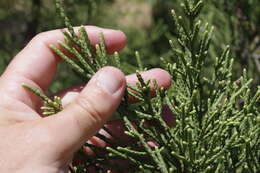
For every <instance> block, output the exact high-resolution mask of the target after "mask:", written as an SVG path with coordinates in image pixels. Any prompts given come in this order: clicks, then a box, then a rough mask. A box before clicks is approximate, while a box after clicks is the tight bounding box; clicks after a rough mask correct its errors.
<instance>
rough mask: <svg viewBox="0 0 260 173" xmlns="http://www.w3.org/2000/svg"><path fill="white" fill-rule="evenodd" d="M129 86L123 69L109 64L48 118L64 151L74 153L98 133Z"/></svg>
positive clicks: (49, 125) (48, 123) (56, 141)
mask: <svg viewBox="0 0 260 173" xmlns="http://www.w3.org/2000/svg"><path fill="white" fill-rule="evenodd" d="M125 85H126V81H125V76H124V74H123V73H122V72H121V71H120V70H118V69H116V68H114V67H105V68H103V69H101V70H100V71H98V72H97V73H96V74H95V75H94V77H93V78H92V79H91V80H90V81H89V82H88V84H87V86H86V87H85V88H84V89H83V90H82V91H81V93H80V94H79V96H78V97H77V98H76V99H75V100H74V101H73V102H72V103H70V104H69V105H67V107H66V108H65V109H64V110H63V111H61V112H60V113H58V114H56V115H53V116H51V117H48V118H46V120H47V122H46V123H47V126H48V128H49V130H51V131H52V135H53V136H54V137H55V138H54V139H55V143H56V144H57V145H58V146H59V150H60V151H61V152H63V151H70V152H74V151H76V150H78V149H79V147H80V146H82V145H83V144H84V143H85V141H86V140H87V139H88V138H90V137H91V136H93V135H95V133H96V132H97V131H98V130H99V129H100V128H101V127H102V126H103V124H104V123H105V122H106V121H107V120H108V119H109V118H110V116H111V115H112V114H113V112H114V111H115V110H116V108H117V107H118V105H119V104H120V101H121V99H122V97H123V93H124V90H125Z"/></svg>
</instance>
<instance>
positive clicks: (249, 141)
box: [26, 0, 260, 173]
mask: <svg viewBox="0 0 260 173" xmlns="http://www.w3.org/2000/svg"><path fill="white" fill-rule="evenodd" d="M250 2H251V1H250ZM205 3H206V2H203V1H196V0H194V1H193V0H184V1H183V3H181V4H180V7H181V10H182V11H180V14H182V15H177V14H178V13H176V12H175V11H174V10H172V20H173V28H174V31H173V32H172V33H173V34H171V36H170V38H171V40H170V41H169V45H170V51H168V53H167V54H165V55H166V56H165V57H164V58H161V59H160V61H161V62H160V63H161V64H164V67H165V69H166V70H168V72H169V73H170V74H171V76H172V79H173V86H172V87H171V88H170V89H169V90H168V91H167V90H165V89H163V88H158V86H157V83H156V81H153V80H152V79H151V80H149V81H148V82H145V81H144V80H143V79H142V76H141V75H140V74H139V73H137V74H136V75H137V77H138V80H139V82H138V83H137V86H136V87H132V86H128V88H129V90H126V93H125V98H124V99H123V100H122V103H121V105H120V107H119V109H118V110H117V112H116V114H117V115H118V116H119V117H121V118H122V119H123V121H124V123H125V127H126V131H125V134H126V135H128V137H129V138H130V141H134V142H129V143H127V144H126V142H124V140H123V139H120V137H117V136H116V135H115V134H113V133H112V132H111V131H110V130H109V129H107V128H106V127H104V130H105V131H106V132H107V133H108V134H110V135H111V136H112V137H113V138H114V141H112V140H111V139H109V138H107V137H105V136H104V135H102V134H97V135H96V137H98V138H100V139H102V140H104V141H105V142H106V143H107V144H109V146H108V147H106V148H100V147H97V146H95V145H92V144H89V143H86V144H85V146H86V147H89V148H91V149H92V150H93V151H94V152H95V153H96V155H95V156H86V155H84V153H83V152H82V150H80V151H79V152H78V153H77V155H76V156H75V159H77V160H78V162H79V163H78V164H75V165H74V167H71V171H73V172H88V168H89V167H94V168H95V169H96V170H97V171H99V172H105V171H107V172H109V171H113V170H117V171H119V172H124V169H125V168H124V167H121V166H120V164H119V163H118V162H117V160H118V159H122V160H127V161H128V162H129V165H128V168H127V169H128V171H129V172H142V173H149V172H162V173H170V172H258V171H259V170H260V128H259V125H260V110H259V103H260V88H259V86H258V88H257V89H255V90H256V92H255V93H254V92H252V89H250V86H251V84H252V79H250V78H249V77H248V74H247V72H246V70H244V71H243V75H242V77H240V78H239V79H238V80H235V81H234V80H233V73H232V67H233V63H234V59H233V58H231V57H232V55H231V52H230V50H231V48H230V46H226V48H224V49H223V50H222V54H218V53H219V50H218V51H217V52H215V53H212V47H210V46H211V45H212V43H213V46H214V45H215V43H214V39H213V40H212V38H214V37H212V34H213V27H210V25H209V24H207V23H204V20H203V18H202V17H201V20H200V17H199V15H200V14H201V13H202V15H203V8H202V7H203V5H205ZM57 7H58V9H59V10H60V13H61V16H62V18H63V20H64V21H65V25H66V27H67V28H68V31H66V32H64V37H65V40H66V41H65V43H59V44H60V46H61V47H63V48H64V49H65V50H67V52H69V53H70V57H74V59H73V60H72V59H71V58H69V57H68V56H67V55H65V54H64V53H63V52H62V51H61V50H60V49H58V48H56V47H54V46H50V47H51V48H52V50H53V51H54V52H55V53H56V54H58V55H59V56H60V57H61V58H63V59H64V61H65V62H66V63H67V64H68V66H70V67H71V68H72V69H73V70H74V71H75V72H76V73H77V74H78V75H79V76H80V78H81V79H82V80H83V81H88V80H89V79H90V78H91V76H92V75H93V74H94V73H95V72H96V71H97V70H98V69H100V68H102V67H103V66H106V65H114V66H117V67H119V68H120V67H121V68H124V67H122V64H120V61H121V60H120V58H119V55H118V53H115V55H114V56H113V57H110V56H108V55H107V54H106V50H105V46H104V39H103V38H102V34H101V37H100V44H99V45H96V47H95V49H93V48H92V47H91V46H90V43H89V40H88V36H87V32H86V31H85V29H84V27H81V28H80V29H79V36H77V35H76V33H75V31H74V30H73V28H72V25H71V22H70V21H69V19H68V18H67V16H66V14H65V12H64V9H63V8H62V7H61V1H60V0H57ZM179 10H180V9H179ZM219 45H220V46H221V45H222V43H219ZM219 45H218V46H219ZM76 47H77V49H76ZM213 48H216V47H213ZM215 54H217V55H219V56H217V57H215ZM136 59H137V62H136V64H138V67H136V70H137V71H142V70H144V69H145V66H144V65H143V63H142V60H141V59H140V54H139V53H138V52H136ZM209 68H210V69H211V70H210V71H209V70H208V69H209ZM151 84H152V85H154V86H155V89H156V94H155V97H154V98H151V94H150V86H151ZM26 87H27V88H29V89H30V90H31V91H33V92H34V93H35V94H37V95H39V96H40V97H42V98H43V99H44V100H45V102H46V104H47V107H53V106H52V105H51V104H52V103H53V101H52V100H49V99H48V98H46V96H45V95H43V94H42V93H39V91H38V90H35V89H32V88H30V87H28V86H26ZM128 97H134V98H135V99H136V100H138V101H139V102H138V103H136V104H129V103H128V101H127V98H128ZM58 100H59V99H58ZM56 101H57V98H56ZM54 102H55V100H54ZM50 103H51V104H50ZM57 104H58V105H60V103H57ZM165 107H166V108H169V109H170V110H171V112H172V114H170V115H168V116H171V117H170V118H171V119H175V123H174V125H169V124H167V122H166V121H165V119H164V118H163V116H162V115H163V108H165ZM45 108H46V107H45ZM45 112H50V111H48V109H47V110H45ZM52 113H56V112H55V111H52ZM101 153H103V154H101ZM104 153H106V154H104Z"/></svg>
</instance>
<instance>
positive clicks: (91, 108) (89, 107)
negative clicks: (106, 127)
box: [76, 97, 102, 125]
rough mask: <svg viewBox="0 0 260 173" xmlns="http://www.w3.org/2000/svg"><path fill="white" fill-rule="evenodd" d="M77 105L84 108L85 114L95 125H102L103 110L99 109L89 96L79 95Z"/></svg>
mask: <svg viewBox="0 0 260 173" xmlns="http://www.w3.org/2000/svg"><path fill="white" fill-rule="evenodd" d="M76 105H77V106H78V107H79V108H80V109H81V110H82V112H83V114H84V115H86V116H88V119H90V121H91V123H93V124H95V125H100V124H101V123H102V112H100V111H99V110H98V109H97V107H96V106H95V104H94V103H93V102H92V101H91V100H90V99H89V98H87V97H78V98H77V99H76ZM79 123H80V122H79Z"/></svg>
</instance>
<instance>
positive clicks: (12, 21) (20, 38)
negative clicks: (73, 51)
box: [0, 0, 260, 93]
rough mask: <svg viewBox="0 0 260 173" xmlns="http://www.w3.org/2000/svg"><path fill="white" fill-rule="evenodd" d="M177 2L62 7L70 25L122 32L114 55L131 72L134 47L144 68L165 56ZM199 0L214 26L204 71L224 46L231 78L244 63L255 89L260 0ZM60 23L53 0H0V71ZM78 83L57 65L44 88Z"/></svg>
mask: <svg viewBox="0 0 260 173" xmlns="http://www.w3.org/2000/svg"><path fill="white" fill-rule="evenodd" d="M178 1H181V0H66V1H65V6H66V10H67V13H68V15H69V17H70V18H71V20H72V23H73V24H74V25H75V26H76V25H82V24H84V25H97V26H101V27H109V28H113V29H120V30H122V31H124V32H125V33H126V35H127V37H128V44H127V47H126V48H125V49H124V50H123V51H122V52H121V53H120V57H121V60H122V66H123V67H124V68H123V70H124V72H125V73H131V72H135V69H136V61H135V55H134V52H135V51H139V52H140V55H141V58H142V61H143V63H144V65H145V66H146V67H147V68H152V67H161V66H162V62H161V61H160V57H164V58H169V57H170V51H169V50H170V46H169V44H168V40H169V39H171V38H172V37H174V36H175V29H174V28H173V23H172V20H171V15H170V9H172V8H174V9H176V10H177V14H180V13H181V12H180V11H178V9H180V8H179V7H178V5H176V4H181V3H177V2H178ZM195 1H196V0H195ZM205 2H206V3H205V4H206V7H204V10H203V13H202V15H201V16H200V18H201V20H202V22H208V23H209V24H210V25H213V26H214V27H215V30H214V37H213V40H212V42H213V46H212V47H211V49H210V52H209V55H210V56H209V57H210V58H209V59H208V64H207V66H208V67H209V68H208V70H211V68H210V66H211V65H212V62H213V61H214V58H215V57H216V56H220V54H221V53H222V49H223V48H224V47H225V45H230V46H231V50H232V56H233V57H234V59H235V63H234V76H233V77H234V79H237V78H238V77H239V76H240V75H241V73H242V69H243V68H247V70H248V72H249V75H250V77H251V78H253V79H254V85H253V86H254V87H255V88H256V86H257V85H259V83H260V20H259V19H260V1H259V0H205ZM63 26H64V25H63V21H62V20H61V19H60V18H59V16H58V15H57V12H56V9H55V4H54V0H0V28H1V29H0V30H1V33H0V73H2V72H3V71H4V69H5V67H6V66H7V64H8V63H9V62H10V60H11V59H12V57H13V56H15V54H16V53H17V52H18V51H19V50H21V49H22V48H23V47H24V46H25V45H26V43H28V41H29V40H30V39H31V38H32V37H33V36H35V35H36V34H37V33H40V32H43V31H47V30H52V29H55V28H62V27H63ZM205 73H206V72H205ZM79 82H80V79H78V78H77V77H76V75H74V76H73V75H72V73H71V71H70V69H69V68H67V67H66V66H65V65H63V64H61V65H60V67H59V74H58V75H57V80H55V82H54V83H53V85H52V87H51V89H50V92H51V93H53V92H57V91H59V90H60V89H63V88H67V87H69V86H71V85H72V84H75V83H79Z"/></svg>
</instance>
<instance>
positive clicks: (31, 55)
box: [0, 26, 171, 173]
mask: <svg viewBox="0 0 260 173" xmlns="http://www.w3.org/2000/svg"><path fill="white" fill-rule="evenodd" d="M86 28H87V31H88V34H89V37H90V40H91V44H93V45H95V44H97V43H98V35H99V33H100V32H103V33H104V37H105V42H106V48H107V51H108V52H109V53H113V52H114V51H120V50H121V49H122V48H123V47H124V46H125V44H126V36H125V35H124V33H122V32H121V31H117V30H110V29H103V28H98V27H94V26H87V27H86ZM57 40H63V34H62V32H61V30H53V31H48V32H44V33H41V34H39V35H37V36H36V37H35V38H33V39H32V40H31V41H30V42H29V43H28V45H27V46H26V47H25V48H24V49H23V50H22V51H21V52H20V53H19V54H18V55H16V56H15V57H14V59H13V60H12V62H11V63H10V64H9V65H8V67H7V69H6V70H5V72H4V73H3V74H2V76H1V78H0V98H1V99H0V139H1V142H0V172H2V173H5V172H8V173H9V172H12V173H16V172H19V173H20V172H21V173H30V172H33V173H36V172H37V173H47V172H48V173H54V172H67V171H68V164H69V163H70V162H71V160H72V158H73V154H74V153H75V152H76V151H77V150H78V149H79V148H80V147H81V146H82V145H83V144H84V143H85V142H86V141H87V140H88V139H90V138H91V137H92V136H93V135H94V134H95V133H96V132H97V131H98V130H100V128H101V127H102V126H103V125H104V124H105V123H106V122H107V121H108V120H109V118H110V116H111V115H112V114H113V112H114V111H115V110H116V108H117V106H118V105H119V104H120V101H121V99H122V97H123V94H124V90H125V86H126V83H129V84H132V85H133V84H135V82H136V77H135V76H134V75H130V76H125V75H124V74H123V73H122V72H121V71H120V70H119V69H116V68H114V67H104V68H103V69H101V70H100V71H98V72H97V73H96V74H95V75H94V77H93V78H92V79H91V80H90V81H89V82H88V83H87V84H86V85H85V86H84V87H83V88H82V89H80V90H79V89H76V90H75V89H73V88H72V89H71V90H70V89H69V90H66V91H64V92H63V93H62V95H61V96H62V97H63V98H64V99H63V103H64V106H65V108H64V110H63V111H62V112H60V113H58V114H55V115H53V116H50V117H46V118H43V117H42V116H41V115H40V113H38V111H37V110H39V106H40V104H41V102H40V100H39V98H38V97H37V96H35V95H33V94H32V93H31V92H29V91H28V90H26V89H24V88H23V87H22V86H21V84H22V83H27V84H29V85H31V86H34V87H37V88H39V89H41V90H43V91H45V90H47V89H48V87H49V85H50V83H51V82H52V80H53V78H54V76H55V73H56V68H57V65H58V63H59V62H60V61H61V60H60V59H59V58H58V57H57V56H55V54H54V53H53V52H52V51H51V50H50V49H49V47H48V45H50V44H54V45H57ZM143 76H144V77H145V79H149V78H152V79H156V80H157V82H158V84H159V87H168V86H169V85H170V81H171V79H170V76H169V74H168V73H167V72H166V71H164V70H161V69H152V70H149V71H147V72H144V73H143Z"/></svg>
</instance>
